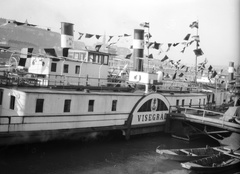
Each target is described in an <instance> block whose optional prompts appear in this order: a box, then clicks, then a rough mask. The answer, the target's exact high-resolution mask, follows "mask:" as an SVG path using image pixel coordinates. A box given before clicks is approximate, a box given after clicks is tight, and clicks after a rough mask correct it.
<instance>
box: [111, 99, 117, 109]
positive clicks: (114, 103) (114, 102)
mask: <svg viewBox="0 0 240 174" xmlns="http://www.w3.org/2000/svg"><path fill="white" fill-rule="evenodd" d="M116 110H117V100H113V101H112V111H116Z"/></svg>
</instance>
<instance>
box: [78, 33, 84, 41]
mask: <svg viewBox="0 0 240 174" xmlns="http://www.w3.org/2000/svg"><path fill="white" fill-rule="evenodd" d="M78 33H79V38H78V40H81V38H82V36H83V35H84V33H80V32H78Z"/></svg>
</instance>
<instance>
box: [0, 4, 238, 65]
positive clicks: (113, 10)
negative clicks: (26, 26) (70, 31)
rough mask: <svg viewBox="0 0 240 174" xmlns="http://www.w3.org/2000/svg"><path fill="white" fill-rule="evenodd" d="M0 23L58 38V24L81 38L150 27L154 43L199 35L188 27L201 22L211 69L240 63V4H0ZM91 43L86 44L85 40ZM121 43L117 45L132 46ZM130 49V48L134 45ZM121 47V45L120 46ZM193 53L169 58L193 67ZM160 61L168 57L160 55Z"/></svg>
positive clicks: (129, 32)
mask: <svg viewBox="0 0 240 174" xmlns="http://www.w3.org/2000/svg"><path fill="white" fill-rule="evenodd" d="M0 7H1V10H0V17H2V18H7V19H14V20H18V21H22V22H24V21H25V20H26V19H27V20H28V22H29V23H32V24H36V25H39V26H42V27H50V28H52V30H54V31H57V32H60V30H59V28H60V22H71V23H73V24H74V30H75V40H77V39H78V36H79V35H78V33H77V32H82V33H91V34H99V35H103V34H104V33H105V34H106V35H122V34H133V30H134V29H135V28H140V26H139V24H140V23H142V22H149V23H150V33H151V35H152V38H151V40H150V41H156V42H160V43H171V42H181V41H183V38H184V37H185V36H186V35H187V34H188V33H191V34H194V33H195V34H196V30H195V29H191V28H190V27H189V25H190V24H191V23H192V22H193V21H196V20H198V21H199V30H198V34H199V35H200V48H201V49H202V50H203V52H204V55H203V56H200V57H198V63H199V62H203V61H204V59H205V58H207V60H208V64H211V65H226V66H228V64H229V61H234V62H235V64H237V61H239V62H240V50H239V48H240V22H239V21H240V19H239V18H240V0H1V1H0ZM83 41H84V42H86V43H87V42H88V40H86V39H85V40H83ZM128 42H131V43H132V40H131V41H124V42H123V41H122V42H121V43H119V44H128ZM131 43H129V44H131ZM120 46H122V45H120ZM193 49H194V48H189V49H188V50H186V52H185V54H182V53H181V54H177V53H174V54H172V55H171V52H169V53H163V54H167V55H168V56H169V58H172V59H174V60H178V59H182V63H184V62H185V63H187V64H194V62H195V54H194V53H193V51H192V50H193ZM161 56H164V55H160V57H158V58H161Z"/></svg>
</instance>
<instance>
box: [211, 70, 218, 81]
mask: <svg viewBox="0 0 240 174" xmlns="http://www.w3.org/2000/svg"><path fill="white" fill-rule="evenodd" d="M216 75H217V71H216V70H214V71H213V73H212V76H211V79H212V78H214V77H216Z"/></svg>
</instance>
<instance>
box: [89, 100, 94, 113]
mask: <svg viewBox="0 0 240 174" xmlns="http://www.w3.org/2000/svg"><path fill="white" fill-rule="evenodd" d="M93 108H94V100H89V102H88V112H93Z"/></svg>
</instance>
